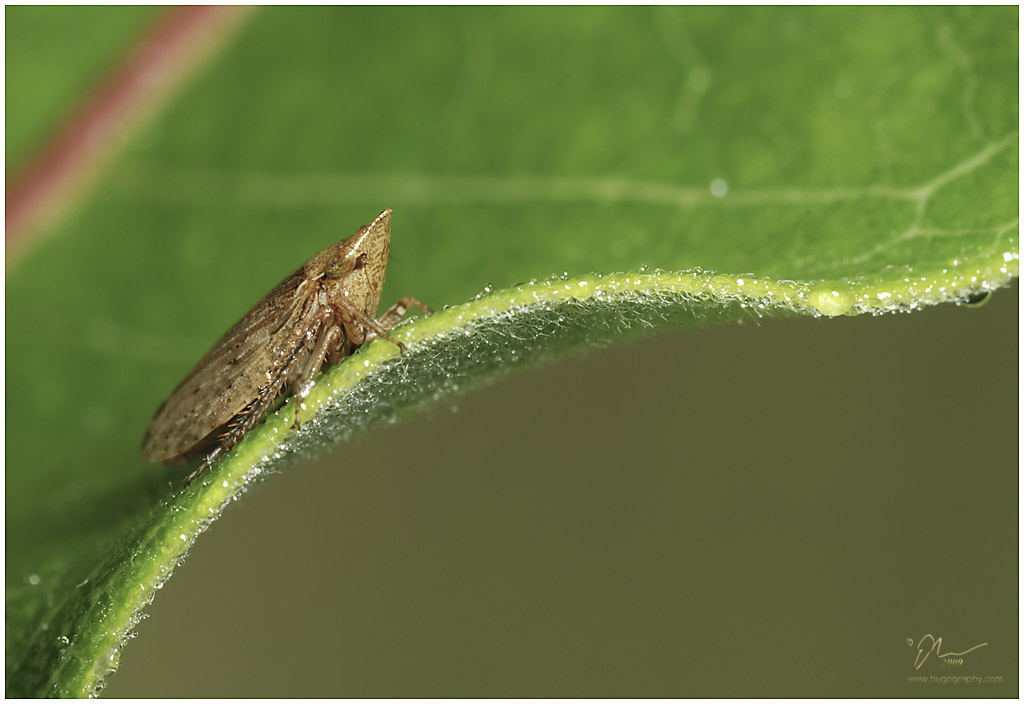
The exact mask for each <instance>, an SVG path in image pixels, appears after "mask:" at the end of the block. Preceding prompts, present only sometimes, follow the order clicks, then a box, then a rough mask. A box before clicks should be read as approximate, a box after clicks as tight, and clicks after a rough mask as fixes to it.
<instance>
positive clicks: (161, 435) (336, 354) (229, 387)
mask: <svg viewBox="0 0 1024 704" xmlns="http://www.w3.org/2000/svg"><path fill="white" fill-rule="evenodd" d="M390 244H391V211H390V210H385V211H384V212H383V213H381V214H380V215H378V216H377V217H376V219H374V221H373V222H371V223H370V224H369V225H367V226H366V227H363V228H361V229H360V230H359V232H357V233H356V234H354V235H352V236H351V237H349V238H348V239H345V240H342V241H341V242H338V243H337V244H333V245H331V246H330V247H328V248H327V249H324V250H323V251H321V252H318V253H317V254H315V255H313V257H312V258H311V259H310V260H309V261H307V262H306V263H305V264H303V265H302V266H300V267H299V268H298V269H296V270H295V272H293V273H292V274H291V275H290V276H289V277H288V278H286V279H285V280H284V281H282V282H281V283H279V284H278V285H277V286H275V287H274V289H273V290H272V291H271V292H270V293H268V294H267V295H266V296H264V297H263V299H262V300H261V301H260V302H259V303H257V304H256V305H255V306H253V308H252V310H250V311H249V312H248V313H246V314H245V315H244V316H243V317H242V319H241V320H239V321H238V322H237V323H235V324H234V326H232V327H231V329H230V330H228V331H227V332H226V333H224V336H223V337H221V338H220V339H219V340H218V341H217V343H216V344H215V345H214V346H213V348H212V349H210V351H209V352H207V353H206V355H204V356H203V358H202V359H200V360H199V363H198V364H196V366H195V368H193V369H192V371H191V372H189V374H188V376H186V377H185V379H184V380H183V381H182V382H181V383H180V384H178V386H177V388H176V389H174V391H173V392H172V393H171V395H170V397H169V398H168V399H167V400H166V401H164V402H163V404H162V405H161V406H160V408H159V409H157V412H156V415H155V416H154V418H153V421H152V422H151V423H150V425H149V430H148V431H147V432H146V437H145V439H144V440H143V442H142V456H143V457H144V458H145V459H147V460H149V461H150V462H166V463H167V464H180V463H182V462H189V461H192V460H194V459H197V458H199V457H202V456H204V455H205V456H206V457H205V459H204V460H203V462H202V464H200V465H199V468H198V469H196V470H195V471H194V472H192V473H191V474H189V475H188V477H186V479H185V486H188V485H189V484H190V483H191V482H192V481H193V480H195V479H196V478H197V477H199V475H201V474H202V473H203V472H204V471H206V470H207V469H209V467H210V465H211V464H213V462H214V460H216V459H217V458H218V457H219V456H220V455H222V454H223V453H225V452H228V451H229V450H231V448H232V447H234V446H235V445H236V444H237V443H238V441H239V440H241V439H242V437H243V436H244V435H245V434H246V433H247V432H249V430H250V429H251V428H252V427H253V426H254V425H255V424H256V422H257V421H258V420H259V417H260V415H264V416H265V415H266V414H267V413H268V412H269V410H271V409H272V407H273V405H274V402H275V400H276V399H277V397H278V395H279V394H280V393H281V392H283V391H284V390H285V389H286V387H287V388H290V389H291V391H292V393H293V394H294V396H295V399H296V403H295V422H294V423H293V425H292V427H293V428H295V429H298V428H299V426H300V423H301V420H300V417H299V410H300V408H301V407H302V400H303V399H304V398H306V395H307V394H308V393H309V391H310V389H311V388H312V386H313V378H314V377H315V376H316V375H317V374H318V373H319V372H320V370H321V368H322V367H323V365H324V362H325V361H326V362H328V363H329V364H337V363H338V362H339V361H340V360H341V359H342V357H346V356H348V355H350V354H352V353H353V352H354V351H355V350H356V349H357V348H358V347H359V346H360V345H362V344H363V343H364V342H366V341H368V340H372V339H374V338H376V337H383V338H384V339H386V340H389V341H391V342H392V343H394V344H395V345H398V349H399V352H404V351H405V346H404V345H403V344H402V343H401V342H398V341H397V340H395V339H393V338H392V337H391V336H389V335H388V330H390V329H392V328H393V327H395V325H397V324H398V322H399V321H400V320H401V319H402V316H404V315H405V313H406V312H407V311H408V310H409V308H410V307H415V308H419V309H420V310H421V311H423V312H424V313H426V314H428V315H429V314H430V313H432V312H433V311H432V310H431V309H430V308H428V307H427V306H425V305H423V304H422V303H420V302H419V301H418V300H416V299H415V298H411V297H408V296H406V297H404V298H401V299H399V300H398V302H397V303H395V304H394V305H393V306H391V307H390V308H388V309H387V311H385V312H384V315H382V316H380V317H379V318H376V319H374V316H375V315H376V313H377V306H378V305H379V304H380V294H381V288H382V287H383V285H384V270H385V269H386V268H387V263H388V249H389V247H390Z"/></svg>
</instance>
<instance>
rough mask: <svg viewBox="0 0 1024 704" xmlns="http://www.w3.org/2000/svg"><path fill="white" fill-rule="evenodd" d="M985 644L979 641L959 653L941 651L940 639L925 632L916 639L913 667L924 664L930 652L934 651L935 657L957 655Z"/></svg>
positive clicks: (919, 667) (964, 653) (917, 667)
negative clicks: (915, 654)
mask: <svg viewBox="0 0 1024 704" xmlns="http://www.w3.org/2000/svg"><path fill="white" fill-rule="evenodd" d="M911 643H912V641H911ZM986 645H988V643H979V644H978V645H976V646H974V647H973V648H968V649H967V650H962V651H960V652H959V653H953V652H949V653H944V652H942V639H941V638H936V637H935V636H933V635H932V634H931V633H926V634H925V635H923V636H921V639H920V640H919V641H917V657H916V658H914V669H915V670H920V669H921V665H924V663H925V660H927V659H928V656H929V655H931V654H932V653H935V657H937V658H952V657H959V656H961V655H966V654H967V653H969V652H971V651H972V650H977V649H978V648H982V647H984V646H986Z"/></svg>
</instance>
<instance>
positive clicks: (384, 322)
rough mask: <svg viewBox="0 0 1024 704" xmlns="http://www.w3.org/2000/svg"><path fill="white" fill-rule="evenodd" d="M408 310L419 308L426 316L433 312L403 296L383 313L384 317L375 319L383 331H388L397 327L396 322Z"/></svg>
mask: <svg viewBox="0 0 1024 704" xmlns="http://www.w3.org/2000/svg"><path fill="white" fill-rule="evenodd" d="M409 308H419V309H420V310H421V311H423V312H424V313H426V314H427V315H430V314H431V313H433V312H434V311H433V310H431V309H430V308H429V307H427V306H426V305H424V304H423V303H421V302H420V301H419V300H418V299H415V298H413V297H412V296H403V297H402V298H399V299H398V300H397V301H395V304H394V305H393V306H391V307H390V308H388V309H387V310H386V311H384V315H382V316H380V317H379V318H377V322H378V323H379V324H380V326H381V327H382V328H384V329H385V330H390V329H391V328H393V327H395V326H396V325H398V321H400V320H401V319H402V316H403V315H405V314H406V312H408V310H409ZM367 338H368V339H369V338H370V336H369V335H367Z"/></svg>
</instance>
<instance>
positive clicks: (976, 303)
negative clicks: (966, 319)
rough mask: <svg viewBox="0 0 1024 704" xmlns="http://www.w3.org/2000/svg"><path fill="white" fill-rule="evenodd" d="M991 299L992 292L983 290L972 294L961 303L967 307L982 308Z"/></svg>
mask: <svg viewBox="0 0 1024 704" xmlns="http://www.w3.org/2000/svg"><path fill="white" fill-rule="evenodd" d="M990 300H992V292H991V291H982V292H980V293H974V294H971V295H970V296H968V297H967V298H966V299H965V300H964V301H963V302H962V303H961V304H960V305H962V306H965V307H967V308H981V307H982V306H983V305H985V304H986V303H988V302H989V301H990Z"/></svg>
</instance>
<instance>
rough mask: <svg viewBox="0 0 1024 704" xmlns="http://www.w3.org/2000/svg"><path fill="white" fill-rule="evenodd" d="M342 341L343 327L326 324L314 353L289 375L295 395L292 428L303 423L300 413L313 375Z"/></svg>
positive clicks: (289, 382)
mask: <svg viewBox="0 0 1024 704" xmlns="http://www.w3.org/2000/svg"><path fill="white" fill-rule="evenodd" d="M340 341H341V328H340V327H338V326H337V325H332V326H330V327H326V326H325V327H324V328H323V331H322V332H321V333H320V339H318V340H317V341H316V346H315V347H314V348H313V352H312V354H310V356H309V357H308V358H307V359H306V360H305V361H304V363H303V364H302V365H299V366H296V367H295V369H294V370H293V371H292V372H291V373H290V374H289V375H288V384H289V386H291V387H292V393H293V394H294V395H295V422H294V423H293V424H292V428H294V429H295V430H298V429H299V427H300V426H301V425H302V421H301V418H300V417H299V413H300V409H301V408H302V400H303V399H304V398H306V395H307V394H308V393H309V389H310V387H311V386H312V385H313V377H315V376H316V375H317V373H319V371H320V368H321V367H323V365H324V359H326V358H327V355H328V352H329V351H330V350H331V349H333V348H334V347H337V346H339V345H338V343H339V342H340Z"/></svg>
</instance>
